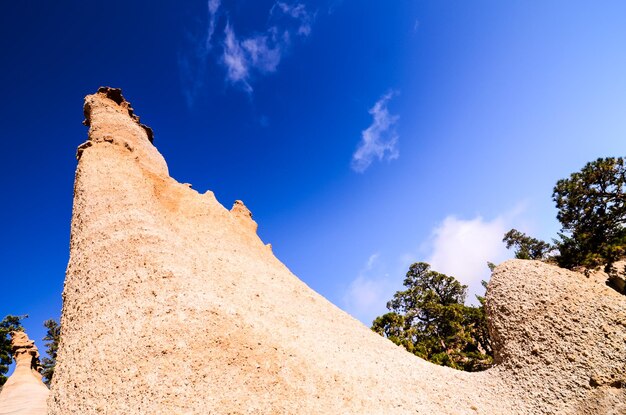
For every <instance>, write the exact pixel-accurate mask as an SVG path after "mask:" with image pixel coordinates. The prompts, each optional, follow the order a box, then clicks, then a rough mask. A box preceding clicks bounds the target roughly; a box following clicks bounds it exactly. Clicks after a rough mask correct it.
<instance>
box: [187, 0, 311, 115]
mask: <svg viewBox="0 0 626 415" xmlns="http://www.w3.org/2000/svg"><path fill="white" fill-rule="evenodd" d="M207 11H208V17H207V23H206V30H205V31H204V32H203V33H202V34H200V35H193V36H192V35H189V41H190V48H189V49H188V50H187V51H186V52H185V53H184V54H179V57H178V66H179V70H180V78H181V85H182V89H183V93H184V95H185V98H186V99H187V103H188V105H189V106H192V105H193V102H194V100H195V99H196V97H197V95H198V94H199V92H200V91H201V90H202V87H203V86H204V83H205V78H206V73H207V65H208V63H209V62H210V60H212V58H215V61H216V62H218V63H220V64H221V65H222V66H223V67H224V68H225V70H226V73H225V78H226V81H228V83H230V84H232V85H235V86H237V87H240V88H241V89H242V90H244V91H245V92H247V93H248V94H251V93H252V91H253V89H252V80H253V78H254V77H255V76H259V75H266V74H269V73H273V72H276V71H277V70H278V65H279V64H280V62H281V60H282V58H283V56H284V54H285V53H287V51H288V50H289V49H290V47H291V45H292V44H293V43H294V39H296V38H305V37H307V36H309V35H310V34H311V30H312V25H313V22H314V20H315V14H314V13H312V12H310V11H309V10H308V9H307V7H306V5H305V4H304V3H288V2H283V1H277V2H276V3H274V5H273V6H272V7H271V8H270V9H269V12H268V22H269V23H268V26H267V27H265V28H264V29H262V30H260V31H259V30H255V31H251V32H250V33H249V34H246V35H241V34H240V33H238V32H235V24H234V23H233V22H234V20H236V19H234V18H233V17H232V14H231V13H229V10H228V9H227V8H225V6H224V5H223V4H222V2H221V0H208V1H207ZM225 20H226V22H225V23H224V21H225Z"/></svg>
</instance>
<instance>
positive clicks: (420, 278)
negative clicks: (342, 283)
mask: <svg viewBox="0 0 626 415" xmlns="http://www.w3.org/2000/svg"><path fill="white" fill-rule="evenodd" d="M404 286H405V288H406V290H404V291H398V292H396V294H395V295H394V296H393V299H392V300H391V301H389V302H388V303H387V308H388V309H389V311H390V312H389V313H386V314H384V315H382V316H380V317H377V318H376V319H375V320H374V322H373V324H372V330H374V331H375V332H377V333H378V334H380V335H382V336H384V337H387V338H388V339H389V340H391V341H393V342H394V343H396V344H398V345H401V346H403V347H405V348H406V349H407V350H408V351H409V352H411V353H413V354H416V355H417V356H420V357H422V358H424V359H426V360H428V361H431V362H433V363H436V364H439V365H444V366H449V367H452V368H455V369H461V370H467V371H477V370H482V369H485V368H487V367H489V366H490V365H491V363H492V351H491V344H490V341H489V335H488V331H487V326H486V319H485V314H484V309H483V307H482V306H481V307H468V306H466V305H464V301H465V297H466V292H467V286H465V285H461V284H460V283H459V282H458V281H457V280H456V279H455V278H454V277H451V276H447V275H445V274H441V273H439V272H436V271H432V270H431V269H430V265H428V264H426V263H424V262H418V263H415V264H413V265H411V267H410V268H409V271H408V272H407V274H406V278H405V280H404Z"/></svg>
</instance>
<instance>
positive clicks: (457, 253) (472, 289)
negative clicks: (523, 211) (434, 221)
mask: <svg viewBox="0 0 626 415" xmlns="http://www.w3.org/2000/svg"><path fill="white" fill-rule="evenodd" d="M514 216H515V213H513V214H510V213H508V214H505V215H501V216H498V217H496V218H494V219H492V220H485V219H484V218H482V217H481V216H476V217H474V218H473V219H459V218H457V217H456V216H453V215H451V216H448V217H446V218H445V219H444V220H443V222H442V223H441V224H439V225H438V226H437V227H436V228H435V229H434V230H433V233H432V241H431V246H432V253H431V255H430V257H429V258H428V259H427V260H426V262H428V263H429V264H430V265H431V267H432V269H434V270H436V271H439V272H442V273H444V274H447V275H452V276H454V277H455V278H456V279H457V280H459V281H460V282H461V283H462V284H465V285H467V286H468V297H467V301H468V302H469V303H476V299H475V298H476V297H475V295H476V294H479V295H482V294H484V288H483V287H482V285H481V281H482V280H489V277H490V275H491V271H489V268H488V267H487V262H493V263H495V264H498V263H500V262H502V261H504V260H505V259H508V258H510V257H511V253H510V252H509V251H508V250H507V249H506V248H505V246H504V244H503V243H502V237H503V236H504V234H505V232H507V231H508V230H509V229H511V228H512V227H513V219H514Z"/></svg>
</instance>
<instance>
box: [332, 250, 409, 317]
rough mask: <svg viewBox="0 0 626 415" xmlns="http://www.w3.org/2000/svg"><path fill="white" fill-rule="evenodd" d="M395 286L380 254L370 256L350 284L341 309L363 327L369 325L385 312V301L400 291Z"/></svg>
mask: <svg viewBox="0 0 626 415" xmlns="http://www.w3.org/2000/svg"><path fill="white" fill-rule="evenodd" d="M400 280H401V278H400ZM397 284H398V279H397V278H395V279H394V278H393V277H392V276H391V275H390V274H389V272H388V271H387V264H385V263H384V261H382V260H381V258H380V254H378V253H375V254H372V255H370V257H369V258H368V260H367V261H366V263H365V265H364V266H363V268H362V269H361V270H360V271H359V273H358V275H357V276H356V278H354V279H353V280H352V282H350V285H349V286H348V288H347V290H346V292H345V294H344V296H343V308H344V310H346V311H347V312H348V313H350V314H351V315H352V316H354V317H356V318H357V319H359V320H361V322H363V323H364V324H365V325H370V324H371V323H372V321H373V320H374V318H376V317H377V316H379V315H381V314H384V313H385V312H386V311H387V309H386V304H387V301H389V300H390V299H391V296H392V295H393V293H394V292H396V291H397V290H398V289H400V287H396V285H397Z"/></svg>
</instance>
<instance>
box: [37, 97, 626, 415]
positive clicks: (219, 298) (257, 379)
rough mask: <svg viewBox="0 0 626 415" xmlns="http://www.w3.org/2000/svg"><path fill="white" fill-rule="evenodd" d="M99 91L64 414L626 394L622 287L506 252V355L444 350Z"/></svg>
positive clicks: (501, 291) (84, 148) (401, 410)
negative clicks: (272, 227)
mask: <svg viewBox="0 0 626 415" xmlns="http://www.w3.org/2000/svg"><path fill="white" fill-rule="evenodd" d="M85 102H86V104H85V115H86V123H87V124H88V125H89V127H90V128H89V138H88V141H87V142H86V143H85V144H83V145H81V146H80V148H79V152H78V158H79V162H78V168H77V171H76V183H75V195H74V208H73V209H74V210H73V216H72V230H71V246H70V261H69V265H68V269H67V277H66V282H65V288H64V293H63V297H64V303H63V312H62V321H61V324H62V335H61V344H60V349H59V354H58V362H57V368H56V371H55V379H54V384H53V388H52V394H51V396H50V398H49V400H48V404H49V413H50V414H51V415H60V414H67V415H69V414H101V413H109V414H429V415H430V414H455V415H457V414H490V415H493V414H496V415H497V414H507V415H509V414H552V413H565V414H567V413H571V414H579V413H589V414H592V413H593V414H596V413H604V412H598V410H599V409H598V408H601V409H602V408H608V407H611V408H618V405H623V402H624V394H623V389H620V388H619V387H618V383H617V382H618V379H620V378H619V376H620V373H622V374H623V373H624V371H623V370H621V369H620V366H619V365H620V364H622V363H621V362H622V361H623V356H624V351H625V350H624V339H625V335H626V327H625V325H624V323H625V322H626V320H625V319H624V309H625V308H626V304H625V302H624V298H625V297H624V296H620V295H618V294H617V293H616V292H615V291H614V290H611V289H608V288H606V287H603V286H601V285H599V284H594V283H592V282H590V281H588V280H586V279H585V278H584V277H583V276H582V275H579V274H574V273H569V272H566V271H561V270H559V269H557V268H555V267H552V266H549V265H545V264H542V263H536V262H522V261H511V262H507V263H505V264H504V265H502V266H500V267H499V268H498V269H497V270H496V272H495V275H494V278H493V280H492V282H491V286H490V289H489V293H488V311H489V313H490V315H491V317H492V319H493V323H492V330H493V332H494V336H495V339H496V345H497V347H498V361H499V364H498V365H497V366H496V367H494V368H492V369H490V370H488V371H486V372H482V373H465V372H459V371H455V370H452V369H449V368H444V367H439V366H435V365H432V364H430V363H427V362H425V361H423V360H421V359H419V358H417V357H415V356H414V355H411V354H409V353H407V352H406V351H404V349H402V348H399V347H397V346H395V345H393V344H392V343H391V342H390V341H388V340H386V339H384V338H382V337H380V336H378V335H377V334H375V333H373V332H372V331H370V330H369V329H368V328H367V327H365V326H363V325H362V324H361V323H360V322H358V321H357V320H355V319H354V318H352V317H351V316H349V315H348V314H346V313H345V312H343V311H341V310H340V309H338V308H337V307H335V306H334V305H333V304H331V303H330V302H328V301H327V300H326V299H324V298H323V297H321V296H320V295H319V294H317V293H315V292H314V291H313V290H311V289H310V288H309V287H307V286H306V285H305V284H304V283H303V282H302V281H300V280H299V279H298V278H297V277H296V276H294V275H293V274H292V273H291V272H290V271H289V270H288V269H287V268H286V267H285V266H284V265H283V264H282V263H281V262H280V261H279V260H278V259H276V257H275V256H274V255H273V253H272V250H271V249H270V248H269V247H268V246H267V245H266V244H265V243H263V241H261V239H260V238H259V237H258V236H257V234H256V228H257V226H256V223H255V222H254V221H253V219H252V214H251V213H250V211H249V210H248V209H247V208H246V207H245V206H244V205H243V203H242V202H239V201H238V202H236V203H235V205H234V206H233V208H232V209H231V210H227V209H225V208H224V207H223V206H222V205H221V204H220V203H218V201H217V200H216V199H215V197H214V195H213V193H212V192H210V191H209V192H206V193H204V194H200V193H198V192H196V191H195V190H193V189H192V188H191V187H190V186H189V185H185V184H180V183H178V182H176V181H175V180H174V179H172V178H171V177H169V174H168V169H167V165H166V163H165V161H164V159H163V157H162V156H161V155H160V154H159V152H158V151H157V150H156V148H155V147H154V146H153V144H152V133H151V130H149V129H148V128H147V127H145V126H143V125H142V124H140V122H139V119H138V117H137V116H136V115H135V114H134V111H133V110H132V108H131V107H130V104H128V102H127V101H125V100H124V98H123V97H122V95H121V93H120V91H119V90H114V89H111V88H101V89H100V90H99V91H98V92H97V93H96V94H94V95H89V96H87V97H86V100H85ZM305 254H306V253H303V255H305ZM327 260H332V258H329V259H327ZM575 319H577V320H575ZM538 330H544V331H545V333H544V332H540V331H538ZM585 330H586V331H585ZM605 336H608V337H605ZM620 336H621V337H620ZM601 337H602V338H604V339H609V340H603V341H600V340H602V339H601ZM618 340H621V343H619V341H618ZM607 341H610V346H607V344H606V342H607ZM581 342H584V343H581ZM569 354H573V355H575V357H574V360H571V359H570V358H569V357H568V356H569ZM620 370H621V372H620ZM592 378H593V379H595V380H594V381H592ZM602 405H605V406H602ZM611 405H612V406H611ZM621 408H622V409H616V410H624V407H623V406H622V407H621ZM594 411H595V412H594ZM616 413H620V412H616Z"/></svg>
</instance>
